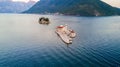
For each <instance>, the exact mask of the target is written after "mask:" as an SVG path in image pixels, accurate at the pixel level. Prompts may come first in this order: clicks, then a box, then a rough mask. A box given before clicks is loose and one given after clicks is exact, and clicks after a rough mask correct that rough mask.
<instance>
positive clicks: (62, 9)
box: [25, 0, 120, 16]
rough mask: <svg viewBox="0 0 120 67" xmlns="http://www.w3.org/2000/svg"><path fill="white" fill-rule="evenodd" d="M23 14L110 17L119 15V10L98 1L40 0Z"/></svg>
mask: <svg viewBox="0 0 120 67" xmlns="http://www.w3.org/2000/svg"><path fill="white" fill-rule="evenodd" d="M25 13H60V14H65V15H81V16H111V15H120V10H119V9H118V8H115V7H112V6H110V5H108V4H106V3H104V2H102V1H100V0H41V1H39V2H37V3H36V4H35V5H34V6H33V7H31V8H30V9H29V10H28V11H25Z"/></svg>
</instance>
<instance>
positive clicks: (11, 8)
mask: <svg viewBox="0 0 120 67" xmlns="http://www.w3.org/2000/svg"><path fill="white" fill-rule="evenodd" d="M34 4H35V3H34V2H32V1H31V2H29V3H24V2H12V1H0V13H19V12H23V11H25V10H28V9H29V8H30V7H32V5H34Z"/></svg>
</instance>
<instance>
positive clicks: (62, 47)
mask: <svg viewBox="0 0 120 67" xmlns="http://www.w3.org/2000/svg"><path fill="white" fill-rule="evenodd" d="M43 16H44V17H48V18H50V21H51V24H50V25H40V24H39V23H38V19H39V17H43ZM60 24H68V25H69V26H70V28H72V29H74V30H75V31H76V32H77V37H76V38H75V39H74V40H73V43H72V44H70V45H66V44H65V43H64V42H62V41H61V39H60V38H59V37H58V36H57V34H56V33H55V27H56V26H57V25H60ZM119 66H120V17H119V16H114V17H74V16H53V15H34V14H33V15H31V14H0V67H119Z"/></svg>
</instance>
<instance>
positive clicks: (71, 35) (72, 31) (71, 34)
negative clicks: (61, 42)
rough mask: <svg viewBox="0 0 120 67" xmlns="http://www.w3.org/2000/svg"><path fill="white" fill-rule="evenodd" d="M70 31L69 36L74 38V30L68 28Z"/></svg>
mask: <svg viewBox="0 0 120 67" xmlns="http://www.w3.org/2000/svg"><path fill="white" fill-rule="evenodd" d="M70 32H71V33H70V35H69V36H70V37H71V38H75V37H76V33H75V31H74V30H70Z"/></svg>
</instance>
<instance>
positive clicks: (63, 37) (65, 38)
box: [56, 31, 72, 44]
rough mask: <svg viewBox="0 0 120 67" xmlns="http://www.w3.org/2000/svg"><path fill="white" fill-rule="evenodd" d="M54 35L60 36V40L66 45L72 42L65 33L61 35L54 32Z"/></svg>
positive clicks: (58, 32)
mask: <svg viewBox="0 0 120 67" xmlns="http://www.w3.org/2000/svg"><path fill="white" fill-rule="evenodd" d="M56 33H57V34H58V35H59V36H60V38H61V39H62V40H63V42H65V43H67V44H70V43H72V41H71V40H70V38H69V37H68V36H67V35H66V34H65V33H62V32H60V31H56Z"/></svg>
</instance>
